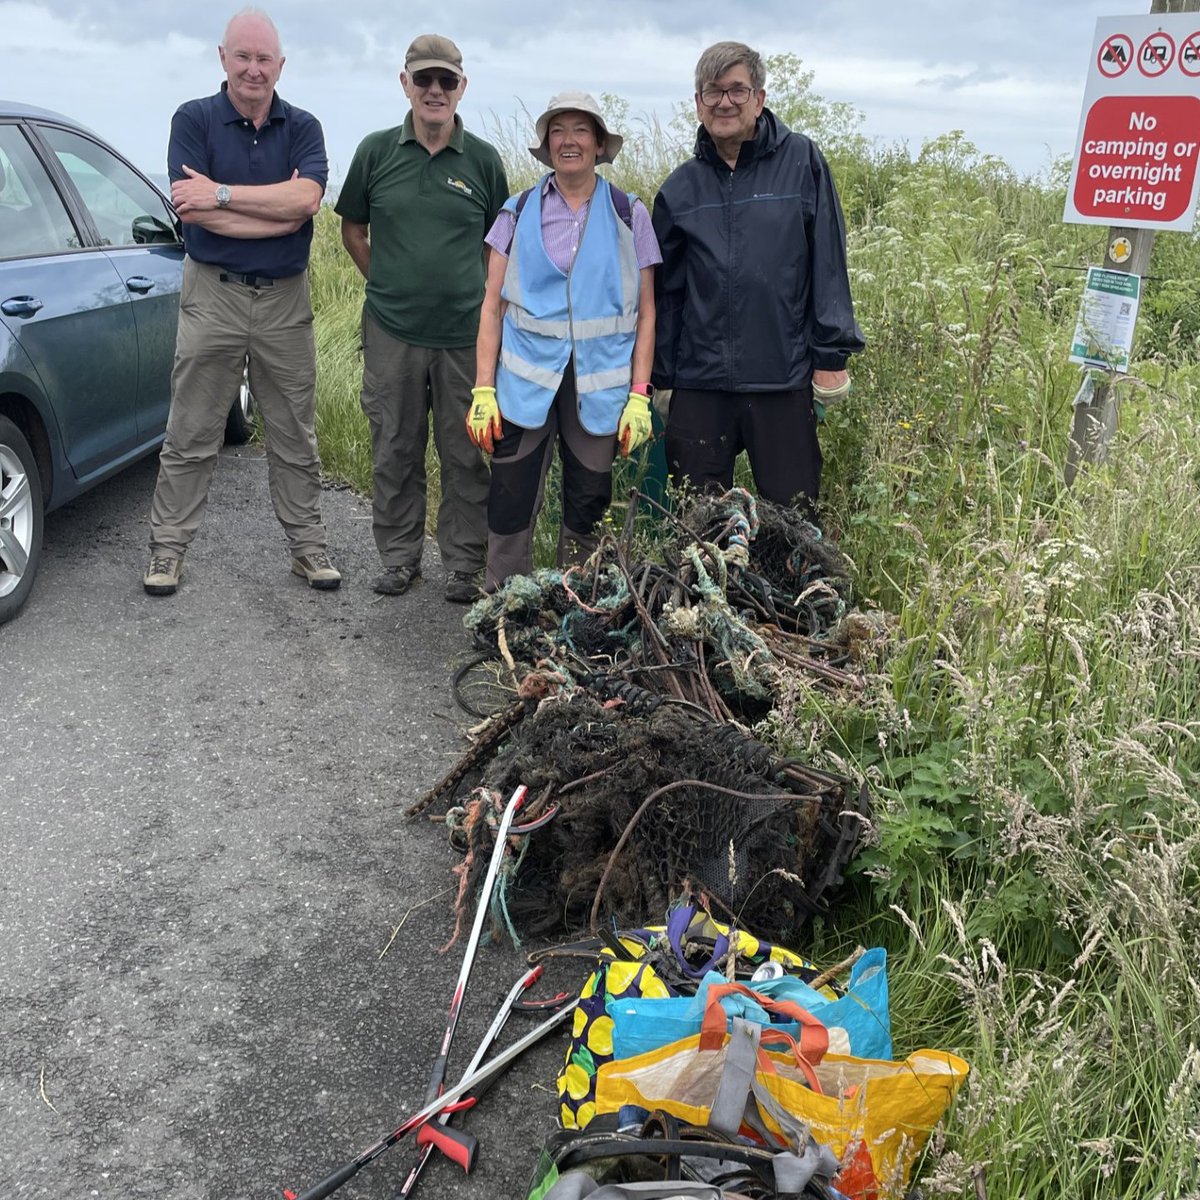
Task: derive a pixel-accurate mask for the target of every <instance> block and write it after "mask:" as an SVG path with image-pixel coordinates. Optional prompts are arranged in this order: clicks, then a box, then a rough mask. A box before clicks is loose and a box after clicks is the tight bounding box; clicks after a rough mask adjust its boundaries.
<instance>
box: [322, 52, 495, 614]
mask: <svg viewBox="0 0 1200 1200" xmlns="http://www.w3.org/2000/svg"><path fill="white" fill-rule="evenodd" d="M400 83H401V85H402V86H403V88H404V93H405V95H406V96H407V97H408V99H409V101H410V103H411V111H410V112H409V113H408V114H407V115H406V116H405V118H404V123H403V124H402V125H399V126H396V127H393V128H391V129H383V130H380V131H378V132H376V133H372V134H369V135H368V136H367V137H366V138H365V139H364V140H363V142H362V144H361V145H360V146H359V148H358V150H357V151H356V152H355V155H354V159H353V161H352V162H351V163H350V170H349V172H348V173H347V175H346V182H345V184H344V185H343V187H342V191H341V195H340V196H339V197H338V202H337V205H336V212H337V213H338V215H339V216H340V217H341V218H342V242H343V244H344V245H345V247H346V250H347V251H348V252H349V254H350V257H351V258H352V259H353V260H354V263H355V265H356V266H357V267H358V269H359V270H360V271H361V272H362V274H363V276H364V278H365V279H366V281H367V293H366V303H365V304H364V306H363V317H362V347H363V378H362V407H363V411H364V412H365V413H366V415H367V420H368V422H369V423H370V427H371V450H372V466H373V473H374V500H373V503H372V527H373V530H374V534H375V545H376V547H377V549H378V550H379V556H380V559H381V560H382V563H383V572H382V574H380V576H379V577H378V579H376V581H375V590H376V591H377V592H381V593H383V594H385V595H393V596H395V595H400V594H401V593H403V592H406V591H407V590H408V588H409V586H410V585H411V584H412V583H413V581H414V580H416V579H417V578H419V577H420V574H421V550H422V546H423V544H424V536H425V450H426V445H427V443H428V438H429V416H430V413H432V415H433V440H434V445H435V446H436V447H437V452H438V457H439V459H440V461H441V468H442V472H441V473H442V478H441V501H440V503H439V506H438V521H437V538H438V547H439V549H440V550H441V555H442V565H443V567H444V568H445V570H446V572H447V576H446V583H445V595H446V599H447V600H452V601H456V602H460V603H465V602H467V601H470V600H473V599H474V598H475V597H476V596H477V595H478V577H479V573H480V571H481V570H482V568H483V564H484V557H485V554H486V549H487V497H488V482H489V475H488V467H487V464H486V462H485V461H484V460H483V459H482V457H481V456H480V454H479V452H478V450H476V448H475V447H474V446H473V445H472V444H471V441H470V439H469V438H468V437H467V433H466V430H465V428H464V424H463V422H464V418H465V416H466V409H467V400H468V398H469V397H470V392H471V384H472V382H473V380H474V375H475V336H476V333H477V331H478V327H479V306H480V304H481V302H482V300H483V285H484V266H483V253H484V246H483V237H484V234H485V233H486V232H487V231H488V229H489V228H490V226H491V224H492V222H493V220H494V219H495V217H496V214H497V213H498V212H499V210H500V206H501V205H502V204H503V203H504V201H505V200H506V199H507V197H508V183H507V180H506V179H505V176H504V167H503V166H502V165H501V162H500V156H499V154H497V153H496V151H495V150H494V149H493V148H492V147H491V146H490V145H488V143H487V142H485V141H483V140H481V139H480V138H477V137H475V136H474V135H473V134H471V133H468V132H467V131H466V130H465V129H464V128H463V123H462V119H461V118H460V117H459V116H457V114H456V112H455V110H456V109H457V107H458V102H459V100H460V99H461V98H462V95H463V92H464V91H465V90H466V86H467V77H466V75H465V74H464V73H463V65H462V54H461V53H460V52H459V49H458V47H457V46H456V45H455V44H454V43H453V42H452V41H451V40H450V39H449V38H446V37H441V36H440V35H438V34H432V33H427V34H422V35H421V36H420V37H418V38H416V39H415V40H414V41H413V43H412V45H411V46H409V48H408V53H407V54H406V55H405V58H404V70H403V72H402V73H401V75H400Z"/></svg>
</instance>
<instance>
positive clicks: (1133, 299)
mask: <svg viewBox="0 0 1200 1200" xmlns="http://www.w3.org/2000/svg"><path fill="white" fill-rule="evenodd" d="M1141 299H1142V277H1141V276H1140V275H1129V274H1126V272H1124V271H1107V270H1105V269H1104V268H1103V267H1088V274H1087V285H1086V286H1085V287H1084V289H1083V299H1082V300H1081V301H1080V304H1079V317H1078V319H1077V320H1076V322H1075V337H1074V339H1073V340H1072V343H1071V362H1077V363H1082V364H1083V365H1084V366H1087V367H1103V368H1104V369H1106V370H1109V371H1127V370H1128V369H1129V356H1130V354H1131V353H1132V352H1133V330H1134V326H1135V325H1136V324H1137V314H1138V305H1139V304H1140V303H1141Z"/></svg>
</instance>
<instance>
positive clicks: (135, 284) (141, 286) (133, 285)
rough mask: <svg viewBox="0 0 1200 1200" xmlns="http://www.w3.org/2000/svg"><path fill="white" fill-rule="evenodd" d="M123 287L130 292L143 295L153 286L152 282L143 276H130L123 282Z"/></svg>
mask: <svg viewBox="0 0 1200 1200" xmlns="http://www.w3.org/2000/svg"><path fill="white" fill-rule="evenodd" d="M125 286H126V287H127V288H128V289H129V290H130V291H131V292H142V293H145V292H148V291H149V290H150V289H151V288H152V287H153V286H154V280H153V279H147V278H146V276H145V275H130V277H129V278H128V279H127V280H125Z"/></svg>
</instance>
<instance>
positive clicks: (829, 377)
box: [812, 371, 850, 420]
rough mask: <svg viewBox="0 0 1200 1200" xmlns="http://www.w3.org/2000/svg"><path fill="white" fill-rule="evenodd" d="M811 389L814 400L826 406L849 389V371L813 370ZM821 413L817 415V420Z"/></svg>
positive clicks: (819, 418)
mask: <svg viewBox="0 0 1200 1200" xmlns="http://www.w3.org/2000/svg"><path fill="white" fill-rule="evenodd" d="M812 391H813V400H814V402H818V401H819V402H820V404H821V406H822V408H828V407H829V406H830V405H831V404H833V403H835V402H836V401H838V400H840V399H841V398H842V397H843V396H845V395H846V394H847V393H848V392H849V391H850V372H849V371H814V372H813V373H812ZM823 415H824V414H820V415H818V417H817V420H821V419H822V417H823Z"/></svg>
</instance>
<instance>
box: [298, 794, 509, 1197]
mask: <svg viewBox="0 0 1200 1200" xmlns="http://www.w3.org/2000/svg"><path fill="white" fill-rule="evenodd" d="M525 794H526V789H525V786H524V785H523V784H522V785H521V786H520V787H518V788H517V790H516V791H515V792H513V794H512V797H511V799H510V800H509V802H508V804H507V805H506V806H505V809H504V815H503V816H502V817H501V818H500V824H499V827H498V828H497V829H496V844H495V846H494V847H493V848H492V857H491V860H490V861H489V862H488V869H487V875H486V876H485V877H484V880H483V887H482V888H481V889H480V893H479V906H478V908H477V909H476V910H475V922H474V924H473V925H472V926H471V936H470V938H469V939H468V941H467V948H466V951H465V952H464V954H463V962H462V966H461V967H460V968H459V972H458V982H457V983H456V984H455V987H454V996H453V998H452V999H451V1001H450V1012H449V1014H448V1015H447V1018H446V1032H445V1034H444V1035H443V1037H442V1045H441V1049H440V1050H439V1051H438V1056H437V1060H436V1062H434V1064H433V1073H432V1075H431V1076H430V1079H429V1088H428V1090H427V1092H426V1097H425V1101H426V1103H425V1107H426V1108H428V1107H429V1106H430V1105H431V1104H435V1107H434V1109H433V1111H434V1112H437V1111H438V1110H439V1109H440V1108H442V1107H443V1106H442V1105H438V1104H436V1101H437V1100H438V1098H439V1096H440V1095H441V1092H442V1087H443V1084H444V1083H445V1079H446V1061H447V1059H448V1058H449V1056H450V1043H451V1042H452V1041H453V1040H454V1031H455V1029H456V1028H457V1027H458V1018H459V1014H460V1013H461V1012H462V1005H463V999H464V997H465V996H466V991H467V981H468V979H469V978H470V976H471V967H472V965H473V964H474V962H475V953H476V951H477V950H478V949H479V939H480V936H481V935H482V933H483V923H484V920H485V919H486V918H487V912H488V908H489V907H490V905H491V901H492V889H493V888H494V887H495V886H496V876H497V875H498V874H499V873H500V864H501V862H502V861H503V859H504V851H505V847H506V843H507V840H508V832H509V829H510V827H511V826H512V823H513V818H514V817H515V816H516V814H517V810H518V809H519V808H520V807H521V805H522V804H523V803H524V802H525ZM422 1111H424V1109H423V1110H422ZM401 1128H402V1129H403V1128H404V1126H401ZM414 1128H415V1126H414ZM405 1132H407V1130H405ZM397 1140H399V1139H397ZM427 1143H432V1144H433V1145H436V1146H437V1147H438V1148H439V1149H440V1150H441V1151H442V1152H443V1153H444V1154H445V1155H446V1156H447V1157H448V1158H450V1159H452V1160H453V1161H454V1162H456V1163H458V1165H459V1166H460V1167H462V1169H463V1170H464V1171H469V1170H470V1169H471V1168H472V1167H473V1166H474V1165H475V1156H476V1154H477V1153H478V1150H479V1143H478V1141H477V1140H476V1139H475V1138H474V1137H473V1136H472V1135H471V1134H469V1133H463V1132H462V1131H461V1130H458V1129H451V1128H450V1127H449V1126H448V1125H444V1124H443V1125H441V1126H439V1127H438V1128H437V1129H436V1130H432V1131H430V1132H429V1133H428V1134H426V1136H425V1139H424V1143H423V1144H427ZM389 1145H394V1142H393V1143H389ZM383 1149H384V1150H386V1149H387V1146H384V1147H383ZM382 1152H383V1151H382V1150H380V1151H379V1153H382ZM365 1153H366V1151H364V1154H365ZM359 1157H360V1158H361V1157H362V1156H361V1155H360V1156H359ZM355 1161H357V1160H355ZM367 1161H370V1160H369V1159H368V1160H367ZM349 1165H350V1164H347V1166H349ZM365 1165H366V1163H365V1162H364V1163H363V1164H362V1166H365ZM342 1169H343V1170H345V1169H346V1168H342ZM361 1169H362V1167H361V1166H359V1167H356V1168H355V1169H354V1170H353V1171H352V1172H351V1174H350V1175H346V1176H345V1178H344V1179H342V1180H341V1181H340V1182H338V1183H336V1184H335V1185H334V1188H336V1187H341V1185H342V1183H344V1182H345V1180H346V1179H349V1178H350V1177H351V1175H354V1174H357V1173H358V1171H359V1170H361ZM333 1178H334V1176H330V1180H332V1179H333ZM330 1180H326V1183H329V1182H330ZM324 1186H325V1185H324V1184H321V1185H318V1187H324ZM334 1188H330V1189H329V1191H322V1192H320V1193H319V1194H320V1195H321V1196H327V1195H329V1194H330V1191H333V1190H334ZM305 1200H316V1196H315V1195H314V1196H313V1197H311V1198H309V1197H308V1194H307V1193H305Z"/></svg>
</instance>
